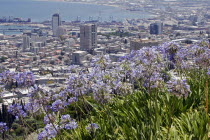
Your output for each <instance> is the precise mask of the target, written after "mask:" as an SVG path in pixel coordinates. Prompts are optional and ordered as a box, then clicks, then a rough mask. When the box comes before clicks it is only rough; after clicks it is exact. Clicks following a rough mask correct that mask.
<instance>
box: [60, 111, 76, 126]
mask: <svg viewBox="0 0 210 140" xmlns="http://www.w3.org/2000/svg"><path fill="white" fill-rule="evenodd" d="M60 124H61V128H64V129H75V128H77V127H78V125H77V122H76V121H75V120H73V119H71V117H70V115H69V114H67V115H62V116H61V121H60Z"/></svg>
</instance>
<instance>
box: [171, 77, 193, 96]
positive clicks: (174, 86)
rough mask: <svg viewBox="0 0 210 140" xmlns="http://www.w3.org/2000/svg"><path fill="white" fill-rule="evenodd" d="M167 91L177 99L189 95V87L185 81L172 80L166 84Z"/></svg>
mask: <svg viewBox="0 0 210 140" xmlns="http://www.w3.org/2000/svg"><path fill="white" fill-rule="evenodd" d="M167 87H168V91H169V92H170V93H172V94H174V95H176V96H178V97H187V96H188V94H189V93H191V90H190V86H189V85H188V84H187V81H186V79H184V80H181V79H172V80H170V81H169V82H167Z"/></svg>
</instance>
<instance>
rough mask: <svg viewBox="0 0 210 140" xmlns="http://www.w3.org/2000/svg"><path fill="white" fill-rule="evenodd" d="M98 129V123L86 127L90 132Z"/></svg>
mask: <svg viewBox="0 0 210 140" xmlns="http://www.w3.org/2000/svg"><path fill="white" fill-rule="evenodd" d="M98 128H99V126H98V124H96V123H90V124H89V125H88V126H87V127H86V129H87V130H88V131H91V130H96V129H98Z"/></svg>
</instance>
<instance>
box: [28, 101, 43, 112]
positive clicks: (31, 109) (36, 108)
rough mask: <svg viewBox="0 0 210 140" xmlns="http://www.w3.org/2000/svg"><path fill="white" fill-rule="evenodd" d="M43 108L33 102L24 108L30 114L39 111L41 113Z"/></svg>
mask: <svg viewBox="0 0 210 140" xmlns="http://www.w3.org/2000/svg"><path fill="white" fill-rule="evenodd" d="M40 108H41V106H40V104H39V103H38V102H36V101H31V102H28V103H26V105H25V106H24V109H25V110H26V111H28V112H32V113H35V112H37V111H39V110H40Z"/></svg>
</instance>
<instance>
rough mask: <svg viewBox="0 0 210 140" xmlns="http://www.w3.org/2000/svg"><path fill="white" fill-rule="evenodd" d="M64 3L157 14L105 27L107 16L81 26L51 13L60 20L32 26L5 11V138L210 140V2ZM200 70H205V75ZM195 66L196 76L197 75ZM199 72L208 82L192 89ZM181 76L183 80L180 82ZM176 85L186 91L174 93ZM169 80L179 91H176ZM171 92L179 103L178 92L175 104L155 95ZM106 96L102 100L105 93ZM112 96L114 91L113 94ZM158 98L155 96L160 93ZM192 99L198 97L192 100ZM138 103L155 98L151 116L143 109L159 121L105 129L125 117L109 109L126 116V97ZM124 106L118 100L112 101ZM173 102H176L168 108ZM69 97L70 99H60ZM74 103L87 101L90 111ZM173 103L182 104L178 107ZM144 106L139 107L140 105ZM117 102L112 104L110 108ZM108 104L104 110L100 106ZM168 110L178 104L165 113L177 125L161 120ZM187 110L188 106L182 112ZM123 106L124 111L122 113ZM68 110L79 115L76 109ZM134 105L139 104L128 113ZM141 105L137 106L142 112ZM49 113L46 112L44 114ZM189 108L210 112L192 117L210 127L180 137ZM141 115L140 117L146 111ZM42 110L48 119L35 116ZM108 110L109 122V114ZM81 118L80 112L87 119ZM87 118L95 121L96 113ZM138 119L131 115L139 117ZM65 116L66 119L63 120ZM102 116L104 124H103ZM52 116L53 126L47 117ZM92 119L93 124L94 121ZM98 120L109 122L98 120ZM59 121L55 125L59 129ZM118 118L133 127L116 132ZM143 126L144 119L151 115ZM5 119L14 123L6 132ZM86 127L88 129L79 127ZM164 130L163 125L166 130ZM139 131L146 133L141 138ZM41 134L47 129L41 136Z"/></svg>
mask: <svg viewBox="0 0 210 140" xmlns="http://www.w3.org/2000/svg"><path fill="white" fill-rule="evenodd" d="M64 1H65V2H69V3H83V4H95V5H106V6H113V7H120V8H122V9H124V10H127V11H128V12H139V13H141V12H147V13H149V14H150V15H151V16H150V17H149V18H141V19H138V18H135V19H124V20H123V21H117V20H115V19H114V18H113V17H111V16H110V20H109V21H102V20H100V17H99V18H98V19H93V18H91V17H89V20H87V21H84V20H81V19H80V18H79V17H78V18H77V19H75V20H74V21H64V20H63V18H62V14H61V13H59V12H56V10H55V12H54V13H52V15H49V17H50V19H51V20H48V19H46V20H45V21H42V22H37V21H33V17H28V18H21V17H13V16H9V17H7V16H5V15H1V14H0V85H1V87H0V91H1V99H0V100H1V104H2V106H1V111H0V122H1V123H0V132H2V139H27V140H32V139H37V138H38V139H40V140H45V139H51V138H52V139H53V138H54V139H84V140H86V139H104V140H106V139H122V140H123V139H145V140H147V139H151V140H152V139H156V138H157V139H163V140H164V139H184V138H185V139H209V138H210V131H209V128H210V127H209V125H208V124H207V123H206V124H205V122H208V123H209V122H210V121H209V113H208V109H209V108H208V102H209V101H208V98H209V97H208V94H209V89H210V88H209V86H210V76H209V75H210V3H209V2H208V0H203V1H201V0H191V1H189V0H188V1H187V0H141V1H139V0H64ZM60 2H63V1H60ZM0 3H1V2H0ZM81 10H82V9H81ZM1 27H4V28H1ZM13 33H14V34H13ZM198 46H201V48H199V47H198ZM194 69H196V70H197V69H199V74H198V73H196V70H194ZM191 70H192V71H193V72H190V71H191ZM163 71H164V72H163ZM140 75H141V76H142V77H141V76H140ZM169 75H170V76H169ZM195 76H200V79H202V77H204V78H203V81H202V80H201V82H197V83H194V84H193V82H192V81H193V80H195V79H197V80H198V79H199V78H197V77H195ZM201 76H202V77H201ZM78 77H79V78H78ZM148 77H149V78H148ZM169 77H170V78H169ZM193 77H194V79H193ZM24 78H25V79H24ZM106 78H107V79H106ZM168 78H169V79H168ZM190 78H192V80H190ZM160 79H161V80H160ZM172 79H175V80H177V79H178V80H180V81H179V82H177V81H176V82H175V81H173V80H172ZM80 80H81V81H80ZM148 81H149V82H148ZM186 81H187V82H186ZM175 83H176V84H177V85H179V84H180V83H181V84H183V85H182V86H177V85H176V86H174V87H172V85H173V84H175ZM198 83H199V84H201V85H200V86H199V88H201V89H200V90H199V91H198V92H197V89H196V88H197V86H196V85H199V84H198ZM162 84H163V85H164V86H163V85H162ZM169 84H171V85H170V86H169ZM165 88H168V89H170V90H168V91H169V92H170V91H172V89H174V88H176V90H174V91H173V92H172V94H173V95H175V97H176V99H174V98H175V97H174V96H173V97H172V96H170V98H173V99H170V101H168V100H169V99H168V98H169V97H163V98H164V99H157V98H158V97H156V95H155V94H156V92H157V94H158V95H159V96H161V97H162V96H164V95H163V94H161V92H163V91H162V90H164V89H165ZM182 88H183V89H182ZM160 89H162V90H160ZM179 90H180V92H179ZM193 90H195V93H196V94H194V91H193ZM138 91H141V92H145V94H147V93H149V94H150V93H151V97H150V98H149V97H148V98H147V97H144V96H140V95H139V96H138V95H136V94H132V93H135V92H138ZM35 93H36V94H35ZM67 93H68V94H67ZM99 93H103V94H101V95H99ZM108 93H109V95H107V94H108ZM153 93H155V94H154V96H153ZM192 93H193V96H192V95H191V94H192ZM32 94H35V95H32ZM197 94H198V95H197ZM63 96H65V97H63ZM84 96H85V97H84ZM89 96H90V97H92V96H93V99H94V100H95V101H93V102H92V98H91V99H89ZM121 96H122V97H121ZM131 96H134V97H131ZM188 96H189V98H190V99H187V98H188ZM124 97H125V98H126V99H124ZM180 97H181V98H180ZM134 98H138V100H140V99H141V100H145V101H146V100H149V101H150V100H151V102H144V104H143V103H142V104H141V105H140V103H139V106H141V107H142V108H144V107H143V106H147V105H146V104H148V108H147V109H145V110H150V111H151V112H150V111H145V110H143V111H145V112H146V113H147V114H146V115H147V116H148V117H149V116H150V115H151V116H154V120H153V121H155V123H154V122H150V120H147V119H145V120H144V121H145V124H139V125H140V126H139V125H138V126H136V123H137V122H138V121H137V120H136V121H132V122H127V121H126V120H121V121H120V120H116V121H114V120H113V122H110V124H113V123H114V124H113V125H114V127H113V130H112V126H111V125H110V124H108V126H107V128H106V127H102V122H103V121H104V122H103V123H106V119H107V120H112V119H113V118H111V117H112V116H114V117H115V116H116V117H117V116H118V115H119V114H117V113H116V114H115V112H114V111H113V112H109V107H110V109H111V108H112V107H113V108H114V106H115V105H116V106H115V107H116V110H115V111H117V110H118V111H119V110H120V108H121V107H120V105H121V104H123V107H124V104H126V103H127V100H130V101H132V102H135V100H134ZM166 98H167V99H168V100H167V99H166ZM111 99H112V100H111ZM205 99H206V100H205ZM109 100H111V101H110V102H111V103H109ZM115 100H116V104H114V103H113V102H115ZM119 100H120V101H119ZM166 100H167V103H166V102H164V101H166ZM61 101H62V102H65V103H60V102H61ZM79 101H80V102H81V103H80V102H79ZM156 101H157V102H156ZM190 101H191V102H190ZM35 102H36V103H37V102H39V103H40V102H41V103H40V104H42V105H37V104H35ZM74 102H79V103H78V104H81V108H82V109H81V108H80V107H78V106H79V105H78V104H76V103H75V104H76V105H75V104H74ZM170 102H171V104H173V105H171V106H170ZM175 102H177V104H176V103H175ZM112 103H113V104H114V105H112ZM135 103H137V104H138V102H135ZM182 103H183V104H182ZM190 103H192V104H190ZM63 104H65V105H63ZM72 104H73V105H72ZM95 104H97V105H95ZM105 104H108V105H107V106H106V105H105ZM109 104H111V105H110V106H109ZM180 104H182V105H180ZM189 104H190V105H189ZM15 105H16V106H15ZM99 105H101V106H102V107H101V108H100V107H98V106H99ZM126 105H128V104H126ZM126 105H125V106H126ZM167 105H168V106H170V107H172V108H173V107H174V110H175V111H174V112H173V110H172V111H171V112H170V111H169V110H170V107H168V108H167V107H166V110H167V111H166V112H170V113H171V114H167V113H166V114H167V115H169V116H163V118H167V117H168V118H169V119H168V120H167V119H165V120H164V119H162V118H161V117H158V115H159V114H158V113H160V112H161V111H157V110H158V109H159V110H161V108H162V107H163V108H165V106H167ZM14 106H15V107H14ZM18 106H19V107H18ZM131 106H132V105H131ZM139 106H138V107H137V108H139ZM177 106H178V107H177ZM181 106H182V107H183V109H180V108H181ZM103 107H104V108H103ZM106 107H107V108H106ZM117 107H119V108H118V109H117ZM199 107H200V108H199ZM202 107H203V110H202ZM17 108H19V109H17ZM125 108H126V107H125ZM68 109H69V110H71V109H72V110H73V109H75V111H69V110H68ZM80 109H81V110H80ZM100 109H101V110H102V111H101V112H103V111H104V112H106V111H107V112H108V113H107V114H106V115H107V116H106V115H104V116H106V117H107V118H106V117H104V119H102V116H103V115H101V116H100V117H101V118H100V117H98V116H97V115H96V114H97V113H98V111H99V112H100ZM103 109H104V110H103ZM129 109H131V108H126V109H125V110H127V111H128V110H129ZM134 109H136V108H135V107H134ZM156 109H157V110H156ZM176 109H177V110H178V111H176ZM179 109H180V110H179ZM206 109H207V113H206V111H205V110H206ZM5 110H8V112H10V114H11V115H9V114H8V113H5ZM34 110H36V111H34ZM40 110H41V111H44V113H40V112H41V111H40ZM189 110H192V112H194V111H195V112H197V113H198V112H199V111H200V112H199V113H200V116H203V117H204V116H206V117H205V118H202V117H200V116H199V115H197V116H196V113H195V112H194V113H195V114H192V116H193V115H195V116H196V117H198V118H197V119H198V120H202V119H203V120H205V122H201V123H202V124H200V122H197V125H196V126H194V124H192V127H194V128H195V129H196V127H198V129H202V130H203V131H201V130H200V131H199V132H196V130H189V131H188V130H186V131H185V130H182V131H183V132H180V131H178V129H177V131H172V128H174V129H175V125H176V124H175V122H174V124H173V123H172V122H173V121H174V120H175V119H177V118H181V117H183V116H182V114H181V113H180V112H181V111H183V112H184V113H186V112H189ZM136 111H137V112H138V110H136ZM156 111H157V112H158V113H157V112H156ZM37 112H38V113H37ZM75 112H76V113H75ZM122 112H123V111H122ZM125 112H126V111H125ZM131 112H132V109H131ZM155 112H156V114H155ZM183 112H182V113H183ZM203 112H204V113H203ZM18 113H19V114H18ZM36 113H37V114H39V116H36ZM66 113H67V114H66ZM68 113H69V114H68ZM109 113H110V116H111V117H110V118H108V116H109ZM128 113H129V111H128ZM134 113H135V111H134ZM152 113H154V114H152ZM173 113H174V114H173ZM179 113H180V114H181V115H180V114H179ZM23 114H27V115H28V116H27V115H23ZM75 114H76V115H75ZM77 114H80V115H81V116H79V117H78V116H77ZM138 114H139V113H138ZM157 114H158V115H157ZM160 114H161V113H160ZM203 114H204V115H203ZM88 115H92V116H91V117H88ZM127 115H128V114H124V116H123V115H122V116H120V115H119V116H118V117H119V118H121V117H122V118H123V117H127V118H129V117H130V116H129V115H128V116H127ZM130 115H131V116H132V114H130ZM144 115H145V114H144ZM170 115H171V116H170ZM173 115H174V116H173ZM3 116H7V117H3ZM26 116H27V117H28V118H27V117H26ZM29 116H30V117H29ZM31 116H32V117H33V121H34V122H33V121H32V122H33V124H34V126H28V124H27V121H25V122H24V121H22V120H24V119H23V118H24V117H26V118H27V119H29V118H30V119H31V120H32V117H31ZM40 116H41V117H40ZM70 116H71V117H72V118H70ZM192 116H190V117H192ZM195 116H194V117H195ZM56 117H58V118H59V117H61V119H57V118H56ZM77 117H78V118H77ZM97 117H98V118H100V119H101V120H100V119H96V118H97ZM132 117H133V116H132ZM132 117H131V118H132ZM176 117H177V118H176ZM194 117H192V118H191V120H189V123H190V121H198V120H193V118H194ZM199 117H200V118H199ZM15 118H16V119H15ZM17 118H18V119H17ZM43 118H44V123H43V122H42V121H40V120H41V119H43ZM46 118H47V119H46ZM137 118H138V117H137ZM183 118H185V117H183ZM186 118H187V117H186ZM62 119H63V120H64V122H63V121H62ZM173 119H174V120H173ZM46 120H47V122H46ZM86 120H87V122H89V123H90V124H89V125H88V123H86ZM93 120H94V121H95V120H100V121H98V122H93ZM39 121H40V122H42V123H38V125H37V124H36V125H35V122H39ZM54 121H55V123H53V122H54ZM117 121H119V123H122V124H126V125H127V124H133V126H130V125H128V128H124V126H123V125H122V124H120V125H119V124H116V126H115V123H117ZM139 121H141V122H144V121H143V119H140V120H139ZM165 121H166V122H165ZM5 123H7V124H8V125H7V126H5ZM29 123H30V121H29ZM150 123H151V124H150ZM153 123H154V124H153ZM14 124H15V125H17V126H15V125H14ZM82 124H85V125H87V127H86V128H85V127H84V126H80V125H82ZM160 124H163V125H161V126H158V125H160ZM169 124H170V130H169V128H168V127H169ZM109 125H110V126H109ZM118 125H119V126H118ZM121 125H122V126H121ZM144 125H145V126H146V125H148V126H147V127H145V130H143V126H144ZM186 125H187V124H186ZM199 125H200V127H199ZM166 126H167V127H166ZM18 127H20V128H19V129H20V130H19V131H18V130H17V129H16V128H18ZM21 127H25V128H27V129H28V130H27V133H26V134H25V133H24V131H26V129H21ZM31 127H32V128H33V129H32V128H31ZM77 127H78V128H77ZM83 127H84V128H83ZM115 127H116V128H115ZM129 127H133V128H129ZM157 127H158V128H160V129H158V128H157ZM162 127H164V129H162ZM180 127H181V126H180ZM72 129H75V132H73V131H70V130H72ZM77 129H79V130H77ZM83 129H86V130H87V132H86V130H85V132H83V131H84V130H83ZM124 129H125V130H124ZM133 129H135V132H133V133H131V132H129V131H134V130H133ZM139 129H142V130H141V132H140V130H139ZM180 129H181V128H180ZM186 129H187V128H186ZM80 130H81V131H80ZM99 131H101V132H99ZM159 131H161V135H158V134H157V133H158V132H159ZM35 132H38V133H37V134H35ZM105 132H106V133H105ZM112 132H113V133H112ZM123 132H125V133H123ZM127 132H128V133H127ZM187 132H188V133H187ZM13 133H15V134H13ZM118 134H119V135H118ZM181 134H183V137H182V135H181ZM188 134H189V135H188ZM134 136H135V137H134Z"/></svg>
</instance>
